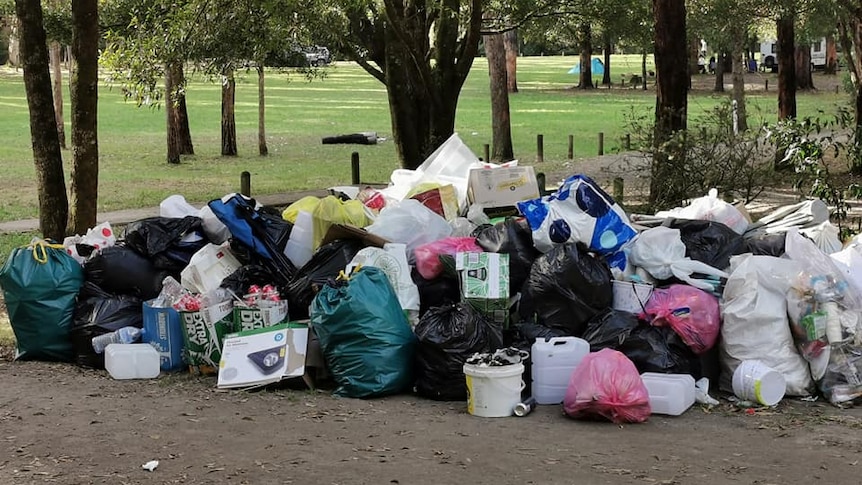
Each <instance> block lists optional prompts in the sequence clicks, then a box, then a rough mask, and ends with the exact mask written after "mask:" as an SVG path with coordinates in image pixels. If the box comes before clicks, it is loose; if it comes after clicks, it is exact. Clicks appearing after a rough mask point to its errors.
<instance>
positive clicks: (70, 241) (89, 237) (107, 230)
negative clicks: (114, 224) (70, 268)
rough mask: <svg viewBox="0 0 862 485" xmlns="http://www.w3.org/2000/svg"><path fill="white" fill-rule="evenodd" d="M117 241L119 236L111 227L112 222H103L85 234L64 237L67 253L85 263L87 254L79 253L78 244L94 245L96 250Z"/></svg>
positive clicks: (64, 246)
mask: <svg viewBox="0 0 862 485" xmlns="http://www.w3.org/2000/svg"><path fill="white" fill-rule="evenodd" d="M116 242H117V236H116V235H115V234H114V230H113V229H112V228H111V223H109V222H103V223H101V224H98V225H96V226H93V227H91V228H90V229H88V230H87V233H86V234H84V235H83V236H79V235H75V236H69V237H67V238H65V239H63V248H64V249H65V250H66V253H67V254H68V255H69V256H72V258H74V259H75V261H77V262H78V263H80V264H84V260H86V259H87V258H86V255H84V256H82V255H80V254H78V247H77V245H78V244H85V245H87V246H92V247H93V250H94V251H98V250H100V249H104V248H107V247H111V246H113V245H114V244H116Z"/></svg>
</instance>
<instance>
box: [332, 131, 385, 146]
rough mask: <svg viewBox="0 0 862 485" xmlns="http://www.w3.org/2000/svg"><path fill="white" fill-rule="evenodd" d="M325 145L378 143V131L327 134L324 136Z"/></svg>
mask: <svg viewBox="0 0 862 485" xmlns="http://www.w3.org/2000/svg"><path fill="white" fill-rule="evenodd" d="M323 144H324V145H341V144H344V145H376V144H377V133H376V132H373V131H365V132H362V133H351V134H349V135H336V136H326V137H324V138H323Z"/></svg>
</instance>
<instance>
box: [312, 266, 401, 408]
mask: <svg viewBox="0 0 862 485" xmlns="http://www.w3.org/2000/svg"><path fill="white" fill-rule="evenodd" d="M311 324H312V326H313V327H314V331H315V332H316V333H317V337H318V339H319V340H320V347H321V350H322V351H323V356H324V358H325V359H326V364H327V366H328V367H329V370H330V372H331V373H332V376H333V378H334V379H335V381H336V382H337V383H338V387H337V388H336V389H335V391H334V392H335V394H336V395H339V396H345V397H355V398H367V397H376V396H384V395H388V394H396V393H399V392H402V391H405V390H407V389H409V388H410V387H411V386H412V385H413V372H412V371H413V354H414V351H415V348H416V337H415V336H414V335H413V330H411V328H410V324H409V323H408V322H407V317H406V316H405V314H404V311H403V310H402V309H401V305H400V304H399V303H398V296H396V294H395V291H394V290H393V289H392V286H391V284H390V283H389V278H388V277H387V276H386V273H384V272H383V271H382V270H380V269H378V268H373V267H363V268H360V269H359V270H358V271H356V272H354V273H352V274H351V275H350V276H349V279H347V280H345V279H339V281H336V282H334V283H328V284H326V285H325V286H324V287H323V289H321V290H320V292H319V293H318V294H317V296H316V297H315V298H314V301H313V302H312V304H311Z"/></svg>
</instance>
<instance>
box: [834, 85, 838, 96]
mask: <svg viewBox="0 0 862 485" xmlns="http://www.w3.org/2000/svg"><path fill="white" fill-rule="evenodd" d="M835 94H838V85H837V84H836V85H835Z"/></svg>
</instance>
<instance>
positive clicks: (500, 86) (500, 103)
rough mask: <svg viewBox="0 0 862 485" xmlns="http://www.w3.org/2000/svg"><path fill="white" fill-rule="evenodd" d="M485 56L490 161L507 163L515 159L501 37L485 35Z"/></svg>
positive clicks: (504, 49)
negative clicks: (488, 102) (488, 93)
mask: <svg viewBox="0 0 862 485" xmlns="http://www.w3.org/2000/svg"><path fill="white" fill-rule="evenodd" d="M484 39H485V55H486V56H487V58H488V75H489V78H490V80H491V133H492V140H491V146H492V147H493V148H492V152H491V159H492V160H494V161H496V162H508V161H509V160H512V159H514V158H515V155H514V152H513V150H512V126H511V123H510V114H509V91H508V89H507V86H508V83H507V82H506V76H507V73H506V48H505V46H504V45H503V44H504V41H503V35H501V34H495V35H486V36H485V37H484Z"/></svg>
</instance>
